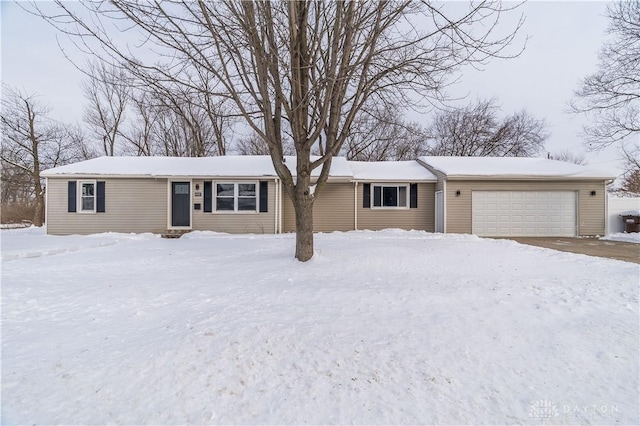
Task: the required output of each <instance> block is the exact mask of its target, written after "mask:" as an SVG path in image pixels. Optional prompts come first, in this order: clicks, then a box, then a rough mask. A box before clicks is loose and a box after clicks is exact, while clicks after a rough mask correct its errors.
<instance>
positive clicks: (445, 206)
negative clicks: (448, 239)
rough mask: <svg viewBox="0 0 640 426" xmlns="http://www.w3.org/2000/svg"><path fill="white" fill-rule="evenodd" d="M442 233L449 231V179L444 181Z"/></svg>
mask: <svg viewBox="0 0 640 426" xmlns="http://www.w3.org/2000/svg"><path fill="white" fill-rule="evenodd" d="M442 233H443V234H446V233H447V181H446V179H444V180H443V181H442Z"/></svg>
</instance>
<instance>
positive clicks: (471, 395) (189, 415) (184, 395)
mask: <svg viewBox="0 0 640 426" xmlns="http://www.w3.org/2000/svg"><path fill="white" fill-rule="evenodd" d="M0 236H1V238H2V255H3V262H2V419H1V421H2V424H15V423H19V424H51V423H58V424H59V423H63V424H104V423H119V424H185V423H190V424H194V423H198V424H206V423H244V424H256V423H260V424H273V423H298V424H299V423H314V424H317V423H357V424H381V423H384V424H401V423H404V424H407V423H412V424H415V423H440V424H469V423H484V424H514V423H516V424H517V423H526V424H543V423H544V424H547V425H551V424H638V423H640V419H639V417H638V395H639V383H638V377H639V367H638V359H639V355H640V354H639V350H638V341H639V330H638V285H639V284H638V281H639V274H640V269H639V266H638V265H636V264H633V263H626V262H621V261H615V260H608V259H602V258H595V257H588V256H583V255H575V254H570V253H562V252H557V251H553V250H547V249H541V248H537V247H531V246H526V245H520V244H518V243H515V242H513V241H507V240H488V239H487V240H485V239H480V238H476V237H471V236H460V235H458V236H456V235H447V236H444V235H436V234H428V233H424V232H404V231H384V232H349V233H333V234H324V235H317V236H316V253H317V254H316V256H315V257H314V258H313V259H312V260H311V261H310V262H308V263H305V264H302V263H298V262H296V261H295V260H294V259H293V257H292V254H293V250H294V236H293V235H277V236H274V235H245V236H232V235H223V234H213V233H202V232H199V233H193V234H189V235H186V236H185V237H183V238H181V239H178V240H164V239H161V238H158V237H156V236H153V235H124V234H103V235H93V236H69V237H52V236H45V235H42V232H41V231H40V230H37V229H33V228H30V229H24V230H7V231H2V232H1V234H0Z"/></svg>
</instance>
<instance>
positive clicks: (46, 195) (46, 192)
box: [44, 178, 49, 234]
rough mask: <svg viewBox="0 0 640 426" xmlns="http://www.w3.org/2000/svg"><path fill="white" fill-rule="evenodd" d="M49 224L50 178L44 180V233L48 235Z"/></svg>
mask: <svg viewBox="0 0 640 426" xmlns="http://www.w3.org/2000/svg"><path fill="white" fill-rule="evenodd" d="M48 223H49V178H44V233H45V234H48V233H49V231H48V230H47V224H48Z"/></svg>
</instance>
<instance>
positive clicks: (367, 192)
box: [362, 183, 371, 209]
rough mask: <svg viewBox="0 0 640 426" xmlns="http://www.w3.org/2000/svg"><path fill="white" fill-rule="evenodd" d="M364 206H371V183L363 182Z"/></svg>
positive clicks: (368, 207) (366, 207)
mask: <svg viewBox="0 0 640 426" xmlns="http://www.w3.org/2000/svg"><path fill="white" fill-rule="evenodd" d="M362 207H364V208H365V209H370V208H371V184H370V183H363V184H362Z"/></svg>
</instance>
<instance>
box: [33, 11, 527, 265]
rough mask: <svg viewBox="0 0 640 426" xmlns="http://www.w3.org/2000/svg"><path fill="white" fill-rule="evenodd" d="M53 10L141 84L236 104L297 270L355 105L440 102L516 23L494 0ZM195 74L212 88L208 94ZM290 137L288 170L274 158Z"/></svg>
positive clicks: (495, 52) (495, 50)
mask: <svg viewBox="0 0 640 426" xmlns="http://www.w3.org/2000/svg"><path fill="white" fill-rule="evenodd" d="M56 4H57V6H58V10H57V11H56V12H55V13H52V14H47V13H44V12H43V11H42V10H41V11H40V14H41V15H42V16H44V17H45V18H47V19H48V20H49V22H51V23H53V24H54V25H56V26H57V27H58V28H59V29H61V30H62V31H65V32H66V33H67V34H71V35H72V36H74V37H76V40H80V41H77V43H78V44H79V45H80V46H82V48H83V49H85V50H91V51H92V52H93V54H95V55H98V56H100V57H103V58H107V60H109V61H111V62H114V61H115V62H118V63H121V64H123V65H124V66H126V67H129V68H130V69H131V70H132V71H133V72H135V73H137V77H138V78H141V79H147V80H148V81H171V82H173V83H175V84H180V85H183V86H185V87H189V88H190V89H193V90H196V91H197V90H200V91H202V92H203V93H204V94H212V95H218V96H224V97H227V98H228V99H230V100H231V101H233V103H234V105H235V107H236V108H237V110H238V113H239V114H240V115H241V116H242V117H243V119H244V122H245V123H246V124H247V125H248V126H249V127H250V128H251V129H252V130H253V131H254V132H256V134H258V135H259V136H260V138H261V140H262V141H263V143H264V144H266V146H267V147H268V149H269V154H270V156H271V159H272V161H273V165H274V167H275V170H276V172H277V174H278V176H279V178H280V179H281V181H282V183H283V186H284V189H285V191H286V193H287V195H288V196H289V197H290V198H291V200H292V202H293V205H294V208H295V215H296V258H297V259H299V260H301V261H306V260H308V259H310V258H311V257H312V256H313V203H314V199H315V197H316V196H318V194H320V193H321V191H322V188H323V186H324V185H325V183H326V181H327V178H328V176H329V170H330V168H331V161H332V158H333V157H334V156H335V155H337V154H338V153H339V152H340V150H341V148H342V145H343V143H344V142H345V140H346V139H347V137H348V136H349V134H350V132H351V126H352V124H353V121H354V119H355V118H356V116H357V115H358V113H359V111H360V110H361V109H362V107H363V105H365V104H366V103H367V101H369V100H370V99H371V98H373V97H377V98H379V99H380V100H382V101H385V100H393V101H395V102H400V103H404V104H411V105H413V104H425V103H428V102H437V101H439V100H440V99H442V97H443V96H444V94H443V92H442V90H443V88H444V86H445V84H446V83H447V81H448V78H449V77H450V76H451V75H452V74H453V73H454V72H455V71H456V70H457V69H458V67H460V66H461V65H463V64H468V63H474V62H475V63H477V62H483V61H485V60H487V59H488V58H490V57H493V56H507V55H505V54H504V53H503V49H504V48H505V47H506V46H507V45H508V44H509V43H510V42H511V41H512V40H513V38H514V36H515V31H516V30H517V29H518V28H519V26H520V24H521V20H519V21H518V22H517V23H516V24H515V26H514V27H513V28H511V29H510V30H505V29H503V28H499V29H498V21H499V18H500V16H501V14H502V13H503V12H505V11H506V10H509V9H511V8H513V6H507V7H505V6H503V5H502V4H501V3H500V2H491V1H479V2H472V3H470V4H468V5H466V6H465V7H462V6H459V5H458V6H456V5H450V4H443V3H438V4H434V3H431V2H428V1H420V2H411V1H393V2H392V1H376V2H356V1H331V2H322V1H317V2H316V1H271V2H270V1H243V2H241V1H233V0H220V1H216V2H206V1H193V2H184V1H171V0H165V1H159V0H155V1H149V2H139V1H126V0H122V1H117V2H106V1H105V2H103V1H98V2H88V1H86V2H80V3H66V2H63V1H56ZM38 7H40V5H39V4H37V3H36V4H35V5H34V8H36V9H37V8H38ZM78 7H82V10H81V11H79V10H78ZM109 19H112V20H111V21H109ZM107 21H109V22H107ZM115 25H117V27H116V26H115ZM110 28H113V29H115V30H126V29H127V28H129V29H130V30H132V31H133V32H136V33H137V34H143V36H144V38H145V40H144V44H143V46H142V47H147V48H149V47H150V48H153V52H154V55H153V58H151V59H150V60H149V61H144V60H143V59H144V58H145V57H149V55H148V51H146V53H145V52H141V51H139V50H138V51H137V52H136V51H132V49H133V47H132V46H133V44H131V43H130V44H128V45H124V44H118V40H120V39H121V37H113V36H112V34H111V31H112V30H111V29H110ZM203 74H207V75H210V76H211V77H212V80H211V82H212V84H210V85H208V86H207V87H206V88H203V87H202V86H201V85H200V83H201V78H200V76H201V75H203ZM288 137H290V138H291V140H292V141H293V144H294V147H295V151H296V162H295V164H285V161H284V158H283V154H284V152H283V151H284V145H283V144H284V142H285V140H286V139H287V138H288ZM312 152H320V153H322V155H320V156H319V157H312V156H311V154H312ZM290 167H291V168H290ZM315 169H319V172H318V174H317V175H315V176H317V177H314V178H312V172H313V171H314V170H315ZM294 174H295V176H296V177H295V179H294V176H293V175H294ZM312 185H313V189H312Z"/></svg>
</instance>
